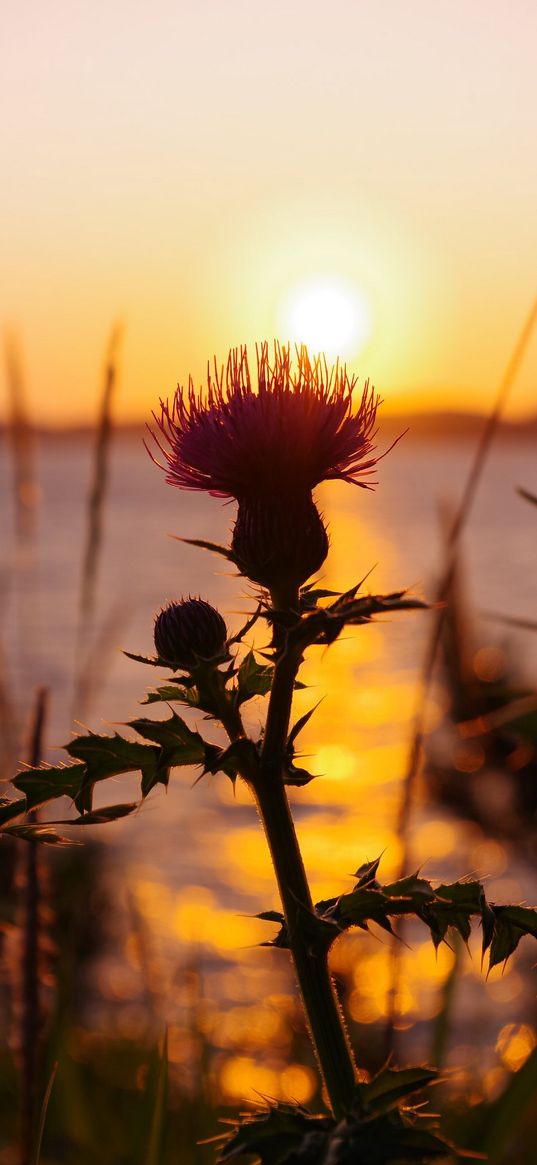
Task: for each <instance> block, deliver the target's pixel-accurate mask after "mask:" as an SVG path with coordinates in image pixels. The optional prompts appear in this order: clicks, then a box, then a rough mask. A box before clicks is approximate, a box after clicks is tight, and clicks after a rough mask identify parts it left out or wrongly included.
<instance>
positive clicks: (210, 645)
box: [154, 599, 227, 671]
mask: <svg viewBox="0 0 537 1165" xmlns="http://www.w3.org/2000/svg"><path fill="white" fill-rule="evenodd" d="M154 640H155V649H156V652H157V655H158V657H159V659H161V660H163V661H165V662H166V663H170V664H175V665H176V667H177V668H182V669H183V670H184V671H191V670H192V668H194V667H197V666H198V665H199V664H200V663H203V662H208V661H213V660H214V661H215V663H216V662H221V661H222V660H223V659H224V658H225V657H226V640H227V627H226V624H225V622H224V620H223V618H222V616H221V614H220V613H219V611H217V610H216V609H215V608H214V607H211V604H210V603H206V602H205V600H204V599H181V601H180V602H178V603H169V604H168V606H167V607H163V609H162V611H160V612H159V614H158V615H157V617H156V619H155V628H154Z"/></svg>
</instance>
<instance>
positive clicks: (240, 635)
mask: <svg viewBox="0 0 537 1165" xmlns="http://www.w3.org/2000/svg"><path fill="white" fill-rule="evenodd" d="M261 610H262V605H261V603H258V605H257V607H256V609H255V611H254V613H253V615H250V616H249V618H248V619H247V620H246V623H244V624H243V626H242V627H241V628H240V629H239V631H237V632H236V634H235V635H232V636H231V639H228V647H231V645H232V644H233V643H242V640H243V639H244V636H245V635H248V632H249V631H251V630H252V627H255V624H256V623H257V620H258V619H259V617H260V615H261Z"/></svg>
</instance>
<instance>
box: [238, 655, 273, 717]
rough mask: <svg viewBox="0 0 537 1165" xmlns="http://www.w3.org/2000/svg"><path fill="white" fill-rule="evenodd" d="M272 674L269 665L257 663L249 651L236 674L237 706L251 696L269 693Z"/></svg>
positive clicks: (271, 667)
mask: <svg viewBox="0 0 537 1165" xmlns="http://www.w3.org/2000/svg"><path fill="white" fill-rule="evenodd" d="M273 674H274V668H273V666H272V665H271V664H261V663H258V662H257V660H256V658H255V655H254V653H253V651H249V652H248V654H247V655H245V657H244V659H243V661H242V663H241V665H240V667H239V670H238V672H237V690H236V702H237V705H240V704H244V702H245V701H246V700H251V699H252V696H266V694H267V692H269V691H270V687H271V684H272V677H273Z"/></svg>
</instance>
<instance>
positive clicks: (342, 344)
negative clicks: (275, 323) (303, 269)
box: [280, 277, 372, 358]
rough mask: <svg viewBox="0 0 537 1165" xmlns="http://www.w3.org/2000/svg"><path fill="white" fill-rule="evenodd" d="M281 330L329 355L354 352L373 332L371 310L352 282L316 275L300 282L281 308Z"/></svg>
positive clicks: (297, 341)
mask: <svg viewBox="0 0 537 1165" xmlns="http://www.w3.org/2000/svg"><path fill="white" fill-rule="evenodd" d="M280 314H281V326H282V331H283V333H284V334H285V335H286V336H289V338H290V339H291V340H294V341H295V343H297V344H307V346H308V348H310V349H311V351H313V352H324V353H325V354H326V355H327V356H328V357H330V358H334V357H336V356H341V357H343V358H346V357H348V356H353V355H355V354H356V353H357V352H359V351H360V349H361V348H363V346H364V344H365V343H366V342H367V340H368V339H369V335H370V333H371V325H372V321H371V311H370V308H369V305H368V303H367V300H366V298H365V296H364V295H363V294H362V293H361V292H360V291H359V290H358V288H357V287H355V286H353V284H351V283H350V282H346V281H345V280H343V279H339V278H336V277H317V278H310V279H307V280H305V281H304V282H302V283H299V284H297V285H296V286H295V287H293V288H292V289H291V291H289V293H288V294H287V296H286V297H285V299H284V301H283V303H282V308H281V313H280Z"/></svg>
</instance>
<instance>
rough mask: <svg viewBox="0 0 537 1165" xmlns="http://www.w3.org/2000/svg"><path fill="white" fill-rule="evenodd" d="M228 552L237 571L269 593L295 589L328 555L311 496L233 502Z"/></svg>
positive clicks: (324, 535) (321, 525)
mask: <svg viewBox="0 0 537 1165" xmlns="http://www.w3.org/2000/svg"><path fill="white" fill-rule="evenodd" d="M231 547H232V550H233V553H234V555H235V559H236V561H237V564H238V566H239V569H240V570H241V571H242V573H243V574H245V575H246V576H247V578H250V579H252V581H253V582H257V583H261V586H263V587H266V588H267V589H268V590H270V591H272V592H274V591H279V590H281V589H282V588H283V589H284V590H288V589H289V588H298V587H300V586H301V585H302V584H303V583H305V582H306V579H308V578H310V576H311V575H312V574H315V572H316V571H317V570H319V569H320V567H321V566H322V564H323V562H324V560H325V558H326V555H327V554H328V536H327V533H326V529H325V526H324V523H323V520H322V518H321V515H320V514H319V511H318V509H317V507H316V506H315V503H314V501H313V498H312V496H311V494H307V495H306V496H305V497H304V496H302V497H300V498H296V497H292V496H291V497H288V498H287V497H286V498H283V499H282V498H278V497H274V498H268V497H267V498H265V497H263V498H249V499H248V500H247V501H241V502H240V503H239V511H238V514H237V521H236V523H235V528H234V530H233V538H232V543H231Z"/></svg>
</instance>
